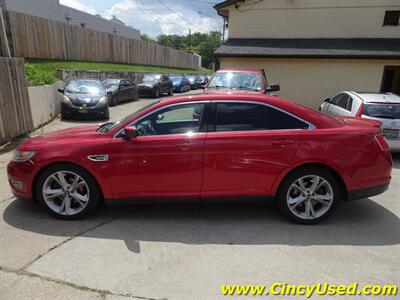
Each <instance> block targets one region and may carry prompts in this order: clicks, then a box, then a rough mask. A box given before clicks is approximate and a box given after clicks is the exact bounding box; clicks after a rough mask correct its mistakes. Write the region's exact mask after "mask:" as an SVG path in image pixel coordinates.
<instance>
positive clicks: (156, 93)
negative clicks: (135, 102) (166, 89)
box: [154, 88, 160, 98]
mask: <svg viewBox="0 0 400 300" xmlns="http://www.w3.org/2000/svg"><path fill="white" fill-rule="evenodd" d="M154 97H155V98H160V89H159V88H156V89H155V90H154Z"/></svg>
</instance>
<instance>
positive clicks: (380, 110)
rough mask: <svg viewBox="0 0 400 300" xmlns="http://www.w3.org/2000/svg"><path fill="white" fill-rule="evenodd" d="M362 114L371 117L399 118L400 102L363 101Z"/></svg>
mask: <svg viewBox="0 0 400 300" xmlns="http://www.w3.org/2000/svg"><path fill="white" fill-rule="evenodd" d="M363 114H364V115H366V116H368V117H372V118H381V119H400V104H388V103H385V104H380V103H365V104H364V107H363Z"/></svg>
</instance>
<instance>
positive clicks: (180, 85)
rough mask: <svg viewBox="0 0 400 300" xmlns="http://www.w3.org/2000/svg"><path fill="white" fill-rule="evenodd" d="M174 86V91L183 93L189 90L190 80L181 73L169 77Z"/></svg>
mask: <svg viewBox="0 0 400 300" xmlns="http://www.w3.org/2000/svg"><path fill="white" fill-rule="evenodd" d="M169 78H170V79H171V81H172V84H173V86H174V92H177V93H184V92H188V91H190V82H189V80H188V79H187V78H186V77H185V76H183V75H175V76H170V77H169Z"/></svg>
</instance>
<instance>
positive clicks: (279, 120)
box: [267, 107, 309, 130]
mask: <svg viewBox="0 0 400 300" xmlns="http://www.w3.org/2000/svg"><path fill="white" fill-rule="evenodd" d="M267 126H268V129H270V130H280V129H307V128H309V125H308V124H306V123H304V122H303V121H301V120H299V119H297V118H295V117H293V116H291V115H289V114H287V113H285V112H282V111H280V110H278V109H274V108H272V107H268V108H267Z"/></svg>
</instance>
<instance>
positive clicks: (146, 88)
mask: <svg viewBox="0 0 400 300" xmlns="http://www.w3.org/2000/svg"><path fill="white" fill-rule="evenodd" d="M173 92H174V86H173V84H172V81H171V79H170V78H169V77H168V76H167V75H163V74H146V75H144V77H143V79H142V83H139V94H140V95H143V96H150V97H155V98H159V97H160V95H162V94H168V95H172V93H173Z"/></svg>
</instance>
